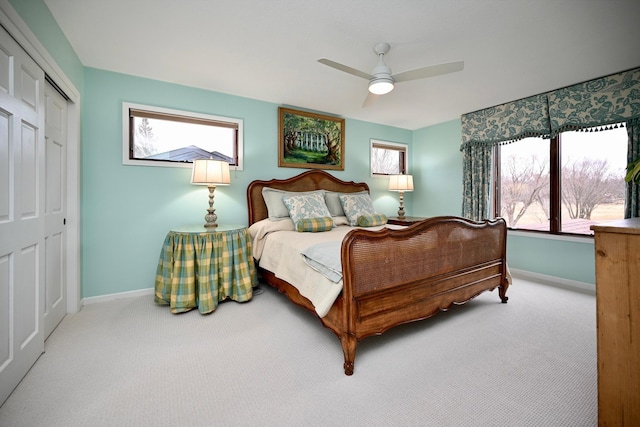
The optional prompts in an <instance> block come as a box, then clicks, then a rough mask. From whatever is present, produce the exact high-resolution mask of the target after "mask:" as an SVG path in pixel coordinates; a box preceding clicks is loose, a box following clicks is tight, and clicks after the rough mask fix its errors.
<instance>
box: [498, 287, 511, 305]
mask: <svg viewBox="0 0 640 427" xmlns="http://www.w3.org/2000/svg"><path fill="white" fill-rule="evenodd" d="M507 287H508V286H504V285H501V286H499V287H498V295H500V300H501V301H502V303H503V304H506V303H507V301H508V300H509V297H508V296H507V295H506V294H507Z"/></svg>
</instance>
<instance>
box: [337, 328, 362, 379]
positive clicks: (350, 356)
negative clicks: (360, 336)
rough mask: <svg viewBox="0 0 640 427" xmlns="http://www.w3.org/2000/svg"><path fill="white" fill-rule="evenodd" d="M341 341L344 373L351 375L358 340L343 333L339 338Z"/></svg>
mask: <svg viewBox="0 0 640 427" xmlns="http://www.w3.org/2000/svg"><path fill="white" fill-rule="evenodd" d="M340 341H341V343H342V352H343V353H344V373H345V375H353V363H354V361H355V358H356V346H357V345H358V340H356V338H355V337H354V336H353V335H350V334H345V335H343V336H342V337H341V338H340Z"/></svg>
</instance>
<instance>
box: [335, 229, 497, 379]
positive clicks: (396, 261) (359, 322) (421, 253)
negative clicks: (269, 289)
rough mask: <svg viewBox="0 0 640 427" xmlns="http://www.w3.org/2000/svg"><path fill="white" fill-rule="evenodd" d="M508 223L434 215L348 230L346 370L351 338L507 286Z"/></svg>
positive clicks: (351, 359) (352, 351)
mask: <svg viewBox="0 0 640 427" xmlns="http://www.w3.org/2000/svg"><path fill="white" fill-rule="evenodd" d="M505 259H506V224H505V221H504V220H503V219H497V220H495V221H485V222H481V223H479V222H473V221H469V220H466V219H463V218H457V217H435V218H431V219H428V220H425V221H422V222H419V223H416V224H414V225H412V226H410V227H408V228H406V229H403V230H390V229H385V230H382V231H379V232H371V231H367V230H354V231H352V232H350V233H349V234H348V235H347V236H346V237H345V239H344V241H343V243H342V268H343V291H342V297H343V301H342V303H343V304H344V311H345V317H344V321H345V324H344V332H343V333H342V335H341V336H340V339H341V342H342V346H343V351H344V356H345V361H344V362H345V363H344V368H345V373H346V374H347V375H350V374H352V373H353V363H354V359H355V350H356V344H357V342H358V341H359V340H361V339H362V338H365V337H367V336H370V335H375V334H381V333H383V332H384V331H386V330H387V329H389V328H392V327H394V326H396V325H399V324H402V323H407V322H412V321H416V320H420V319H425V318H427V317H430V316H433V315H434V314H436V313H437V312H439V311H443V310H447V309H448V308H449V307H451V305H452V304H462V303H465V302H467V301H469V300H470V299H471V298H473V297H475V296H477V295H479V294H480V293H482V292H484V291H486V290H493V289H495V288H496V287H498V288H499V294H500V298H501V300H502V302H506V301H507V297H506V290H507V286H508V284H507V282H506V280H505V275H506V261H505Z"/></svg>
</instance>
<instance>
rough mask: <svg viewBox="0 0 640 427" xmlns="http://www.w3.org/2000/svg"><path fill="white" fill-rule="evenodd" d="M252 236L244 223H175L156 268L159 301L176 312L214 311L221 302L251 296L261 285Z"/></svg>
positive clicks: (157, 299) (156, 298)
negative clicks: (206, 225)
mask: <svg viewBox="0 0 640 427" xmlns="http://www.w3.org/2000/svg"><path fill="white" fill-rule="evenodd" d="M251 249H252V248H251V235H250V234H249V230H248V229H247V227H245V226H244V225H236V224H219V225H218V227H216V228H204V227H203V226H202V225H194V226H186V227H178V228H174V229H172V230H171V231H169V233H168V234H167V236H166V237H165V240H164V244H163V246H162V250H161V252H160V260H159V261H158V268H157V270H156V279H155V298H154V300H155V302H156V303H158V304H160V305H169V306H170V307H171V312H172V313H183V312H185V311H189V310H192V309H194V308H196V307H197V308H198V311H199V312H200V313H202V314H206V313H211V312H212V311H214V310H215V309H216V307H217V306H218V302H220V301H224V300H226V299H231V300H234V301H237V302H244V301H249V300H250V299H251V297H252V296H253V287H254V286H257V284H258V280H257V275H256V268H255V263H254V260H253V252H252V250H251Z"/></svg>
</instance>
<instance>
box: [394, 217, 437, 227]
mask: <svg viewBox="0 0 640 427" xmlns="http://www.w3.org/2000/svg"><path fill="white" fill-rule="evenodd" d="M425 219H427V218H426V217H420V216H405V217H404V218H402V219H400V218H398V217H397V216H394V217H391V218H387V224H394V225H411V224H413V223H414V222H418V221H422V220H425Z"/></svg>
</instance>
